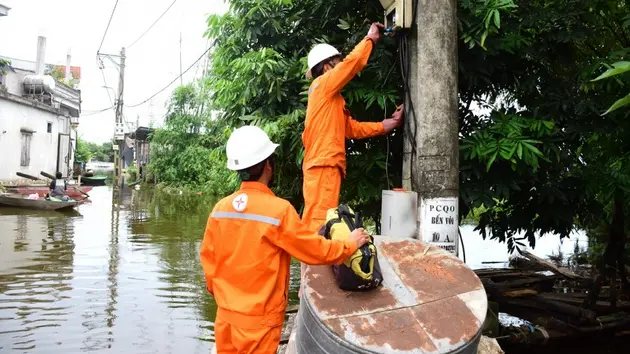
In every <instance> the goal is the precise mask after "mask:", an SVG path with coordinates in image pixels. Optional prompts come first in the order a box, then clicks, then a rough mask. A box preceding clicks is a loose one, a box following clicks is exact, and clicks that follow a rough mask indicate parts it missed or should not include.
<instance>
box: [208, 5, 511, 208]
mask: <svg viewBox="0 0 630 354" xmlns="http://www.w3.org/2000/svg"><path fill="white" fill-rule="evenodd" d="M463 3H464V4H463V6H464V7H463V9H464V10H465V11H466V13H467V16H466V17H465V20H466V22H465V23H463V24H462V25H463V26H466V29H465V31H463V35H464V36H465V40H466V42H467V43H468V44H469V45H470V46H474V45H475V44H479V45H481V44H482V43H484V44H485V38H487V37H488V35H489V34H492V33H496V22H494V21H493V22H488V21H486V20H485V18H486V17H488V16H490V15H492V18H493V19H494V18H495V16H496V17H497V18H498V17H499V11H503V10H505V9H508V8H510V4H512V2H511V1H503V2H501V3H500V4H495V3H496V2H495V1H493V2H492V3H493V4H494V5H492V4H490V5H489V4H485V3H481V4H479V2H478V1H463ZM512 5H513V4H512ZM382 13H383V9H382V7H381V5H380V3H379V2H377V1H350V0H345V1H344V0H342V1H330V0H328V1H322V0H304V1H290V0H275V1H262V0H234V1H231V2H230V11H229V12H228V13H227V14H225V15H212V16H210V17H209V19H208V30H207V32H206V36H207V37H209V38H212V39H214V40H215V41H216V42H215V43H216V48H215V50H214V51H213V53H212V63H211V66H210V72H209V73H208V75H207V78H206V84H207V85H208V88H209V90H208V91H209V92H210V101H211V103H212V107H213V108H214V109H216V110H217V111H219V112H220V115H219V119H220V120H222V121H224V122H225V123H226V124H227V125H228V126H229V127H231V128H233V127H238V126H241V125H244V124H254V125H258V126H260V127H262V128H263V129H264V130H265V131H267V133H269V134H270V136H271V137H272V139H273V140H275V141H278V142H280V145H281V147H280V148H279V151H278V154H279V157H280V158H279V161H278V170H279V171H282V173H280V174H279V176H278V180H277V188H276V189H275V191H276V193H277V194H279V195H281V196H282V197H285V198H287V199H289V200H291V201H292V203H293V204H294V205H295V206H296V207H297V208H298V209H300V206H301V205H302V203H303V199H302V196H301V190H302V180H301V179H302V173H301V163H302V157H303V149H302V142H301V133H302V131H303V130H304V125H303V124H304V123H303V122H304V116H305V107H306V94H305V93H306V91H307V89H308V84H309V82H308V81H307V80H306V79H305V77H304V72H305V69H306V55H307V53H308V50H309V49H310V48H311V47H312V46H313V45H314V44H315V43H318V42H328V43H330V44H332V45H334V46H336V47H337V48H339V49H341V50H342V52H344V53H348V52H349V51H350V50H351V49H352V48H353V47H354V46H355V45H356V43H357V42H358V41H359V40H360V39H361V38H362V37H363V36H365V34H366V33H367V30H368V26H369V24H367V23H365V19H366V18H371V19H378V18H380V17H381V16H382ZM488 14H490V15H488ZM396 51H397V43H396V39H394V38H388V39H385V40H383V41H382V44H380V45H379V47H378V48H377V50H376V52H375V53H374V55H373V56H372V59H371V60H370V62H369V64H368V65H367V67H366V68H365V69H364V70H363V71H362V72H361V74H360V75H359V77H358V78H356V79H355V80H353V81H352V82H351V83H350V84H349V85H348V86H347V87H346V88H345V90H344V92H343V94H344V96H345V97H346V101H347V104H348V108H349V109H350V110H351V111H352V112H353V116H354V117H355V118H357V119H358V120H362V121H380V120H382V119H383V118H384V117H385V116H388V115H391V113H392V112H393V111H394V109H395V105H396V104H397V103H400V101H401V100H402V94H403V87H402V85H401V82H402V80H401V76H400V73H399V71H398V65H399V63H398V55H397V54H396ZM346 146H347V155H348V177H347V179H346V181H345V183H344V186H343V190H342V199H343V200H345V201H348V202H351V203H354V204H356V205H357V206H358V207H359V208H360V209H361V210H362V212H364V215H367V216H371V217H376V216H377V215H378V213H379V212H380V196H381V190H382V189H384V188H390V187H392V186H396V185H399V184H400V182H399V181H400V180H401V163H402V156H401V154H400V153H399V152H400V151H402V136H401V135H400V133H396V134H394V136H391V137H380V138H374V139H370V140H369V141H353V140H350V141H348V142H347V144H346ZM387 165H389V168H387V167H386V166H387ZM385 171H387V172H389V175H387V174H386V173H385Z"/></svg>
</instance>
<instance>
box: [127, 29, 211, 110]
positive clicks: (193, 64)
mask: <svg viewBox="0 0 630 354" xmlns="http://www.w3.org/2000/svg"><path fill="white" fill-rule="evenodd" d="M216 43H217V40H215V41H214V42H213V43H212V45H211V46H209V47H208V49H206V51H205V52H203V54H201V56H200V57H199V58H197V60H195V62H194V63H192V64H190V66H189V67H188V68H187V69H186V70H184V71H183V72H182V73H181V74H180V75H178V76H177V77H176V78H174V79H173V81H171V82H170V83H168V85H166V86H164V87H163V88H162V89H161V90H159V91H158V92H156V93H154V94H153V95H151V96H150V97H149V98H147V99H146V100H144V101H142V102H140V103H137V104H133V105H129V106H128V105H125V107H129V108H133V107H138V106H140V105H143V104H145V103H147V102H148V101H149V100H150V99H152V98H153V97H155V96H157V95H159V94H160V93H161V92H163V91H164V90H166V89H167V88H169V87H170V86H171V85H172V84H173V83H174V82H175V81H177V80H178V79H179V78H180V77H182V76H183V75H184V74H186V73H187V72H188V71H189V70H190V69H192V67H193V66H195V64H197V63H198V62H199V61H200V60H201V59H203V57H204V56H205V55H206V54H208V52H209V51H210V50H211V49H212V48H213V47H214V45H215V44H216Z"/></svg>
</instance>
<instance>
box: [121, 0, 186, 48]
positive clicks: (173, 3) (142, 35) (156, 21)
mask: <svg viewBox="0 0 630 354" xmlns="http://www.w3.org/2000/svg"><path fill="white" fill-rule="evenodd" d="M176 2H177V0H173V2H172V3H171V4H170V5H169V6H168V7H167V8H166V10H164V12H162V14H161V15H160V17H158V18H157V20H155V22H153V24H152V25H151V26H149V28H147V30H146V31H144V32H143V33H142V34H141V35H140V37H138V38H136V40H135V41H133V43H131V44H130V45H128V46H127V49H129V48H131V46H132V45H134V44H136V42H138V41H139V40H140V39H142V37H144V35H145V34H147V33H148V32H149V31H150V30H151V28H153V26H155V24H156V23H158V21H160V20H161V19H162V17H163V16H164V15H165V14H166V13H167V12H168V10H170V9H171V7H173V5H175V3H176Z"/></svg>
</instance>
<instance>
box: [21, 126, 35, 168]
mask: <svg viewBox="0 0 630 354" xmlns="http://www.w3.org/2000/svg"><path fill="white" fill-rule="evenodd" d="M32 136H33V134H31V133H27V132H22V155H21V158H20V166H28V165H30V164H31V137H32Z"/></svg>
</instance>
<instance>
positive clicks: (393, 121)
mask: <svg viewBox="0 0 630 354" xmlns="http://www.w3.org/2000/svg"><path fill="white" fill-rule="evenodd" d="M404 112H405V105H404V104H401V105H400V107H398V109H397V110H396V112H394V114H392V117H391V118H389V119H384V120H383V127H384V128H385V133H389V132H391V131H392V130H394V129H395V128H399V127H400V126H401V125H402V120H403V114H404Z"/></svg>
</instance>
